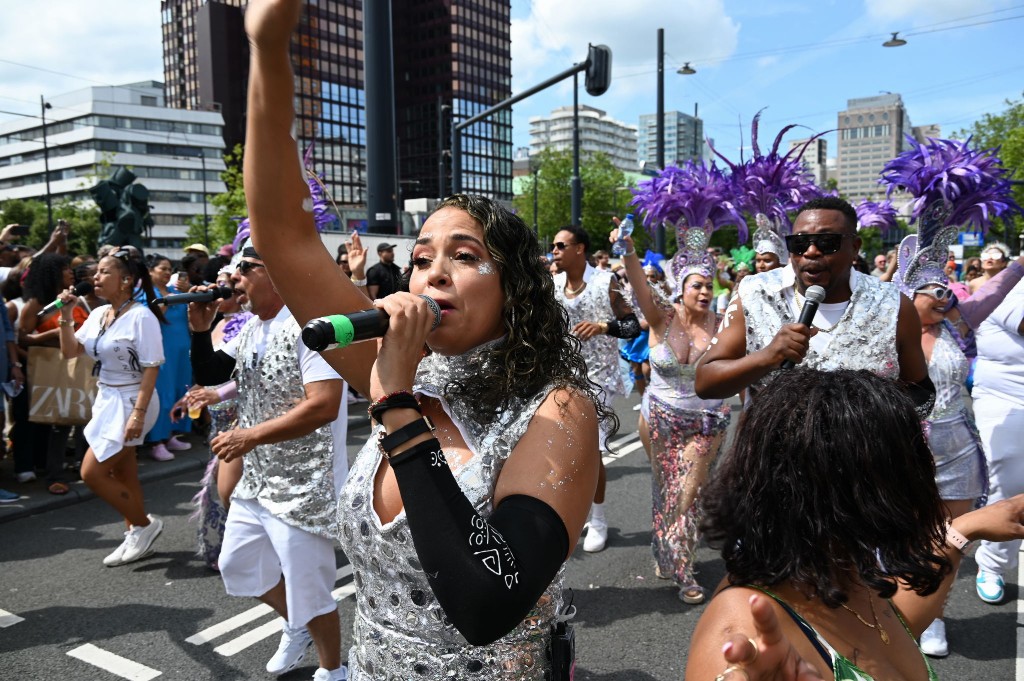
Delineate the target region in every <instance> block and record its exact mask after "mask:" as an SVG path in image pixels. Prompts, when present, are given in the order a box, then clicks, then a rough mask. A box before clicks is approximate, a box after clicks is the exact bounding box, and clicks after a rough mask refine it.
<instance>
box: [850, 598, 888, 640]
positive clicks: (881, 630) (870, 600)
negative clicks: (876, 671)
mask: <svg viewBox="0 0 1024 681" xmlns="http://www.w3.org/2000/svg"><path fill="white" fill-rule="evenodd" d="M841 605H842V606H843V607H844V608H845V609H847V610H849V611H850V612H852V613H853V615H854V617H856V618H857V619H858V620H860V623H861V624H863V625H864V626H865V627H868V628H870V629H874V630H875V631H877V632H878V636H879V637H880V638H881V639H882V643H884V644H885V645H889V633H888V632H887V631H886V630H885V629H884V628H883V627H882V623H881V622H879V621H878V615H876V614H875V599H874V598H872V597H871V595H870V594H868V607H870V608H871V617H872V619H874V620H875V623H874V624H872V623H871V622H868V621H867V620H866V619H864V618H863V617H861V616H860V613H858V612H857V611H856V610H854V609H853V608H851V607H850V606H848V605H847V604H846V603H842V604H841Z"/></svg>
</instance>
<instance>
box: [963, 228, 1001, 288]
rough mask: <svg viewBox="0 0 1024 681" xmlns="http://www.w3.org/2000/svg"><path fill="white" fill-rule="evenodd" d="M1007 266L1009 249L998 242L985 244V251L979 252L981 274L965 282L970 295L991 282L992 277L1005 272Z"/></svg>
mask: <svg viewBox="0 0 1024 681" xmlns="http://www.w3.org/2000/svg"><path fill="white" fill-rule="evenodd" d="M1009 264H1010V249H1009V248H1007V246H1006V244H1002V243H999V242H998V241H995V242H992V243H990V244H986V246H985V249H984V250H983V251H982V252H981V258H980V262H979V267H980V268H981V274H980V276H977V277H975V278H973V279H971V280H970V281H969V282H967V287H968V288H969V289H970V291H971V293H975V292H976V291H978V290H979V289H980V288H981V287H982V286H984V285H985V284H987V283H988V282H989V281H991V280H992V278H993V277H995V276H997V275H998V274H999V273H1000V272H1002V271H1003V270H1005V269H1006V266H1007V265H1009Z"/></svg>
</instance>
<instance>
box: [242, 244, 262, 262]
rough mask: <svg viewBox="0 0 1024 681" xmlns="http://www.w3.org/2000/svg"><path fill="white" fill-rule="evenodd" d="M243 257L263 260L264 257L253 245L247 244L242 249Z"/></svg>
mask: <svg viewBox="0 0 1024 681" xmlns="http://www.w3.org/2000/svg"><path fill="white" fill-rule="evenodd" d="M242 257H243V258H252V259H253V260H263V258H261V257H260V254H259V253H257V252H256V249H255V248H253V247H252V246H246V247H245V248H243V249H242Z"/></svg>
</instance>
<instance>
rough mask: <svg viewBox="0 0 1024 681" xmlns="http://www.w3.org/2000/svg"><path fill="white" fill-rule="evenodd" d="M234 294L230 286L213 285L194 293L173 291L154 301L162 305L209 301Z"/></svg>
mask: <svg viewBox="0 0 1024 681" xmlns="http://www.w3.org/2000/svg"><path fill="white" fill-rule="evenodd" d="M233 295H235V289H233V288H231V287H230V286H214V287H213V288H211V289H209V290H206V291H196V292H195V293H175V294H173V295H169V296H164V297H163V298H157V300H156V301H155V302H157V303H160V304H162V305H180V304H182V303H209V302H212V301H214V300H220V299H221V298H224V299H227V298H230V297H231V296H233Z"/></svg>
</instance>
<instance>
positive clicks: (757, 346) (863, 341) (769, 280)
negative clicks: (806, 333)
mask: <svg viewBox="0 0 1024 681" xmlns="http://www.w3.org/2000/svg"><path fill="white" fill-rule="evenodd" d="M787 272H788V274H787ZM792 280H793V270H792V269H791V267H779V268H777V269H774V270H771V271H769V272H762V273H760V274H754V275H749V276H746V277H744V278H743V281H741V282H740V285H739V293H738V295H739V297H740V301H741V302H742V303H743V314H744V316H745V317H746V321H747V354H748V355H749V354H752V353H754V352H757V351H758V350H761V349H762V348H765V347H766V346H768V344H769V343H771V342H772V339H773V338H775V334H777V333H778V332H779V329H781V328H782V326H783V324H790V323H795V322H796V319H797V315H796V313H794V311H793V307H792V305H790V302H789V300H788V298H787V296H786V289H787V288H788V289H790V290H792V288H793V286H792ZM850 283H851V284H852V285H853V295H851V296H850V303H849V305H848V306H847V308H846V311H845V312H844V313H843V316H842V317H841V318H840V319H839V321H838V322H837V323H836V325H835V326H834V327H833V328H834V331H833V332H832V340H831V341H830V342H829V344H828V352H826V353H819V352H818V351H817V350H815V349H814V348H813V347H811V348H810V349H809V350H808V351H807V355H806V356H805V357H804V361H803V362H802V364H801V366H805V367H809V368H811V369H819V370H821V371H836V370H838V369H866V370H868V371H871V372H872V373H875V374H877V375H879V376H882V377H883V378H892V379H895V378H898V377H899V375H900V362H899V354H898V352H897V349H896V322H897V320H898V318H899V311H900V291H899V289H898V288H896V286H895V285H893V284H889V283H885V282H881V281H878V279H875V278H874V277H870V276H863V275H858V276H856V277H851V279H850ZM726 314H727V315H728V313H726ZM774 374H775V372H774V371H773V372H771V373H769V374H768V375H766V376H765V377H764V378H762V379H761V380H759V381H757V382H756V383H754V384H753V385H751V389H752V391H755V392H756V390H757V389H759V388H763V387H764V386H765V385H767V382H768V381H770V380H771V377H772V376H773V375H774Z"/></svg>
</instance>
